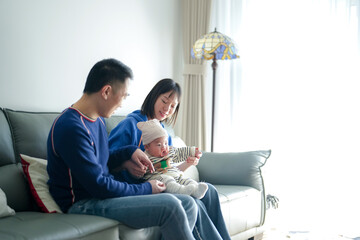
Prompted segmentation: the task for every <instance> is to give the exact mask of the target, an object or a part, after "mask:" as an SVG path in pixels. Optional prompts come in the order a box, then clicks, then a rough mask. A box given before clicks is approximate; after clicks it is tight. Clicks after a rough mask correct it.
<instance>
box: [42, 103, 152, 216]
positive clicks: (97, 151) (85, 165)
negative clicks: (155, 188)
mask: <svg viewBox="0 0 360 240" xmlns="http://www.w3.org/2000/svg"><path fill="white" fill-rule="evenodd" d="M136 149H137V147H136V146H123V147H121V148H118V149H116V150H115V151H112V153H111V158H114V159H119V161H120V162H122V161H124V160H128V159H130V158H131V156H132V154H133V153H134V151H135V150H136ZM47 153H48V166H47V171H48V174H49V181H48V185H49V190H50V193H51V195H52V196H53V198H54V199H55V201H56V202H57V204H58V205H59V206H60V208H61V210H62V211H63V212H67V210H68V209H69V207H71V205H72V204H73V203H74V202H77V201H79V200H82V199H87V198H97V199H105V198H114V197H123V196H133V195H143V194H151V192H152V189H151V184H150V183H149V182H146V183H141V184H128V183H126V182H120V181H117V180H115V179H114V177H113V176H112V175H111V174H110V173H109V170H108V167H107V163H108V160H109V147H108V134H107V131H106V127H105V121H104V119H103V118H102V117H99V118H97V119H96V120H93V119H90V118H88V117H87V116H85V115H84V114H82V113H81V112H79V111H78V110H76V109H74V108H71V107H70V108H68V109H66V110H64V111H63V113H62V114H61V115H60V116H59V117H58V118H57V119H56V120H55V121H54V123H53V126H52V128H51V130H50V133H49V137H48V142H47Z"/></svg>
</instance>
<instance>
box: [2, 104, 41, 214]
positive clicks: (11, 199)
mask: <svg viewBox="0 0 360 240" xmlns="http://www.w3.org/2000/svg"><path fill="white" fill-rule="evenodd" d="M0 188H1V189H2V190H3V191H4V192H5V194H6V198H7V202H8V205H9V206H10V207H11V208H13V209H14V210H15V211H26V210H31V209H33V208H34V207H33V206H34V205H33V201H32V198H31V196H30V191H29V188H28V185H27V182H26V180H25V178H24V175H23V171H22V168H21V164H20V163H19V161H18V160H17V158H16V157H15V149H14V138H13V136H12V130H11V128H10V125H9V123H8V119H7V116H6V115H5V111H3V110H2V109H1V110H0Z"/></svg>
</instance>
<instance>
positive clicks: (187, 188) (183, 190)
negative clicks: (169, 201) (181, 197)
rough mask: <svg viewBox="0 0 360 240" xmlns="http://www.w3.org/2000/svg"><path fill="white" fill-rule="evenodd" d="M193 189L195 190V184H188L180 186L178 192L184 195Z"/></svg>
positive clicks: (189, 193)
mask: <svg viewBox="0 0 360 240" xmlns="http://www.w3.org/2000/svg"><path fill="white" fill-rule="evenodd" d="M194 191H196V186H195V185H192V184H189V185H186V186H181V188H180V190H179V193H180V194H185V195H191V194H192V193H193V192H194Z"/></svg>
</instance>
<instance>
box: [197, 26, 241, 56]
mask: <svg viewBox="0 0 360 240" xmlns="http://www.w3.org/2000/svg"><path fill="white" fill-rule="evenodd" d="M191 56H192V57H193V58H199V59H205V60H210V59H214V57H215V59H217V60H225V59H236V58H239V55H237V49H236V47H235V44H234V43H233V41H232V40H231V38H229V37H228V36H226V35H224V34H222V33H219V32H217V31H216V29H215V31H214V32H211V33H209V34H206V35H205V36H203V37H201V38H200V39H199V40H197V41H196V42H195V44H194V46H193V47H192V49H191Z"/></svg>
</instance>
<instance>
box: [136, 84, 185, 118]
mask: <svg viewBox="0 0 360 240" xmlns="http://www.w3.org/2000/svg"><path fill="white" fill-rule="evenodd" d="M167 92H171V94H170V96H171V95H172V94H174V93H176V94H177V96H178V101H179V103H178V105H177V106H176V109H175V111H174V113H173V115H172V116H171V117H170V118H166V119H165V120H164V122H166V123H167V124H172V125H174V124H175V122H176V119H177V116H178V112H179V107H180V97H181V88H180V85H179V84H178V83H177V82H175V81H174V80H172V79H170V78H164V79H162V80H160V81H159V82H158V83H157V84H156V85H155V86H154V87H153V88H152V89H151V91H150V92H149V94H148V95H147V96H146V98H145V100H144V102H143V104H142V106H141V114H143V115H145V116H147V117H148V118H151V119H153V118H154V117H155V111H154V106H155V102H156V100H157V99H158V98H159V96H160V95H161V94H164V93H167Z"/></svg>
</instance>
